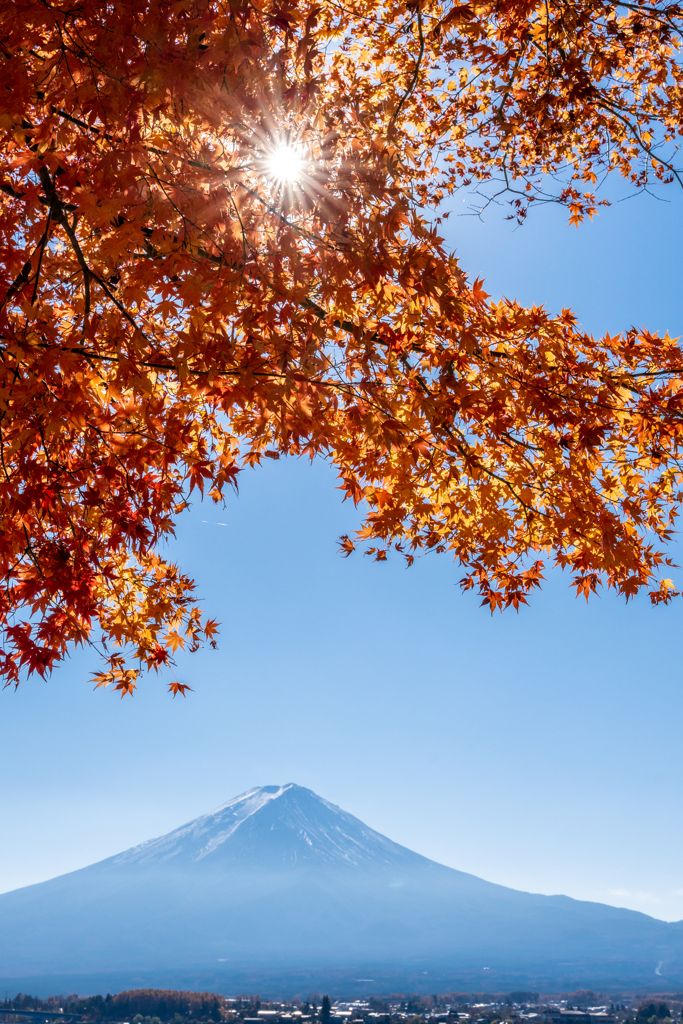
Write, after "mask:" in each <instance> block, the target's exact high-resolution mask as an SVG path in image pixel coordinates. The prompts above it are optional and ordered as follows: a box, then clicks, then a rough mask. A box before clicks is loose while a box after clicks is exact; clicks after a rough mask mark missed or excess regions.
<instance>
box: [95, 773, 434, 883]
mask: <svg viewBox="0 0 683 1024" xmlns="http://www.w3.org/2000/svg"><path fill="white" fill-rule="evenodd" d="M111 860H112V861H113V862H114V863H116V864H123V863H129V864H136V863H137V864H150V865H151V864H152V863H157V864H158V863H164V862H166V863H168V864H171V863H177V864H178V865H179V866H180V863H181V862H182V863H184V864H187V862H190V863H195V864H198V863H199V862H201V861H207V866H211V867H218V866H219V863H223V862H225V863H226V864H229V865H230V866H231V867H244V868H253V867H261V868H262V867H264V866H270V867H273V868H276V867H277V868H279V867H285V866H290V867H291V866H295V865H307V866H311V865H313V864H320V865H322V864H326V865H328V866H331V865H333V864H336V865H338V866H342V865H344V866H349V867H351V866H354V867H359V866H365V867H371V866H374V867H388V866H390V865H397V864H408V863H413V862H415V861H416V860H421V861H422V860H425V858H421V857H420V856H419V855H418V854H415V853H412V852H411V851H409V850H406V849H405V848H404V847H402V846H399V845H398V844H397V843H393V842H391V840H389V839H386V838H385V837H384V836H382V835H380V834H379V832H375V831H374V829H371V828H369V827H368V826H367V825H364V824H363V823H362V822H361V821H359V820H358V819H357V818H354V817H353V815H351V814H347V813H346V812H345V811H342V810H341V809H340V808H339V807H336V806H335V805H334V804H332V803H330V802H329V801H327V800H323V799H322V797H319V796H318V795H317V794H316V793H314V792H313V791H312V790H310V789H305V788H304V787H303V786H297V785H295V784H294V783H288V784H287V785H285V786H261V787H257V788H255V789H250V790H248V791H247V792H246V793H242V794H240V795H239V796H236V797H234V798H233V799H232V800H228V802H227V803H225V804H222V805H221V806H220V807H218V808H216V810H214V811H211V812H209V813H208V814H204V815H202V816H201V817H199V818H195V819H194V821H191V822H189V823H188V824H186V825H182V826H181V827H180V828H178V829H175V830H174V831H173V832H169V833H168V834H167V835H165V836H161V837H159V838H158V839H150V840H148V841H147V842H145V843H141V844H140V845H139V846H135V847H133V848H132V849H131V850H127V851H125V852H124V853H121V854H119V855H118V856H116V857H114V858H112V859H111Z"/></svg>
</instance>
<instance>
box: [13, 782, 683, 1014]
mask: <svg viewBox="0 0 683 1024" xmlns="http://www.w3.org/2000/svg"><path fill="white" fill-rule="evenodd" d="M366 975H371V977H365V976H366ZM0 982H4V983H5V986H6V987H8V986H10V985H12V984H13V983H15V982H16V983H17V984H21V986H22V987H23V989H24V991H34V990H36V988H42V989H47V990H48V991H56V990H57V989H58V987H59V986H60V985H62V986H69V987H71V988H72V989H73V988H76V989H78V990H80V991H84V990H89V991H94V990H98V989H100V988H103V987H109V988H112V989H113V988H115V987H117V986H118V987H132V986H136V987H139V985H140V984H145V985H148V986H150V985H156V986H162V985H163V986H165V987H169V986H174V987H179V986H180V987H187V986H188V985H196V986H202V987H207V986H211V987H214V988H218V990H219V991H224V992H226V991H231V990H232V991H240V990H241V991H244V990H246V989H247V987H248V986H251V988H250V990H251V991H256V990H259V991H261V992H262V994H264V995H265V994H267V992H268V991H271V992H272V993H275V994H277V993H280V994H287V992H288V991H289V993H290V994H292V991H290V990H293V992H298V991H300V990H303V993H304V994H307V990H306V986H308V991H313V989H315V988H317V989H321V988H322V989H326V990H330V991H334V989H335V986H336V988H337V989H338V990H340V991H341V989H343V990H344V991H345V992H351V991H360V990H362V989H363V987H364V988H365V990H370V991H373V990H374V991H378V990H385V991H391V990H393V991H396V990H404V991H405V990H407V991H421V990H428V991H429V992H432V991H437V990H440V991H447V990H453V989H456V988H460V989H462V988H463V987H465V989H469V990H472V991H486V990H488V991H493V990H498V991H501V990H505V989H506V987H518V988H519V987H522V986H529V985H531V986H533V987H535V988H539V987H541V988H543V987H545V989H546V991H548V990H569V989H571V988H576V987H578V986H586V985H589V986H591V987H598V988H602V989H605V988H610V987H612V988H619V987H622V988H623V987H624V986H640V987H641V988H648V987H649V988H654V987H656V988H659V989H660V990H661V988H662V985H677V986H681V985H682V984H683V922H676V923H674V924H670V923H666V922H664V921H659V920H656V919H655V918H652V917H648V916H647V915H645V914H641V913H637V912H635V911H631V910H622V909H618V908H616V907H611V906H606V905H603V904H599V903H588V902H582V901H580V900H574V899H570V898H569V897H566V896H541V895H535V894H532V893H526V892H519V891H517V890H515V889H509V888H506V887H504V886H501V885H495V884H493V883H491V882H486V881H484V880H483V879H481V878H477V877H476V876H474V875H470V874H466V873H464V872H462V871H456V870H454V869H453V868H448V867H445V866H443V865H441V864H437V863H436V862H434V861H431V860H428V859H427V858H426V857H422V856H420V855H419V854H417V853H414V852H412V851H411V850H408V849H406V848H405V847H403V846H399V845H398V844H397V843H394V842H392V841H391V840H390V839H387V838H385V837H384V836H382V835H380V834H379V833H378V832H375V831H374V830H373V829H371V828H369V827H368V826H367V825H364V824H363V823H362V822H361V821H359V820H358V819H357V818H354V817H353V816H352V815H351V814H347V813H346V812H345V811H342V810H341V809H340V808H338V807H336V806H335V805H334V804H331V803H329V802H328V801H327V800H324V799H322V798H321V797H319V796H317V795H316V794H315V793H313V792H312V791H311V790H309V789H304V788H302V787H301V786H296V785H293V784H290V785H286V786H263V787H261V788H257V789H252V790H250V791H249V792H247V793H244V794H242V795H241V796H238V797H236V798H235V799H233V800H230V801H228V803H226V804H224V805H223V806H222V807H219V808H218V809H217V810H215V811H212V812H211V813H210V814H205V815H203V816H202V817H200V818H196V819H195V820H194V821H191V822H190V823H189V824H187V825H184V826H182V827H181V828H178V829H176V830H175V831H173V832H170V833H169V834H168V835H165V836H162V837H161V838H158V839H151V840H149V841H148V842H145V843H142V844H141V845H140V846H136V847H134V848H133V849H131V850H127V851H126V852H124V853H121V854H118V855H117V856H114V857H110V858H108V859H107V860H104V861H101V862H100V863H98V864H93V865H91V866H90V867H87V868H83V869H81V870H79V871H73V872H71V873H69V874H66V875H62V876H60V877H58V878H54V879H52V880H50V881H48V882H41V883H40V884H38V885H31V886H28V887H26V888H22V889H16V890H14V891H13V892H9V893H5V894H3V895H0Z"/></svg>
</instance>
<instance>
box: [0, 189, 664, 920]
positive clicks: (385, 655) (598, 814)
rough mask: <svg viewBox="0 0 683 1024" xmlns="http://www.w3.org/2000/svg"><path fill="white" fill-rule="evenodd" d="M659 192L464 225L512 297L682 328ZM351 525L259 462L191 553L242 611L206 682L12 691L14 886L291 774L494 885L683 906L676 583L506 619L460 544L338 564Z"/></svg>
mask: <svg viewBox="0 0 683 1024" xmlns="http://www.w3.org/2000/svg"><path fill="white" fill-rule="evenodd" d="M663 194H664V195H665V196H666V197H667V199H669V200H670V202H667V203H664V202H661V201H658V200H657V199H654V198H648V197H645V198H641V199H638V200H634V201H629V202H624V203H619V204H616V205H614V206H613V207H612V208H611V209H609V210H607V211H606V212H604V213H603V214H602V215H601V216H600V217H599V218H598V219H597V220H596V221H594V222H593V223H592V224H588V225H584V226H582V227H581V228H580V229H579V230H578V231H577V230H576V229H574V228H569V227H567V226H566V223H565V217H564V215H563V214H562V213H561V211H558V210H555V209H552V208H546V209H543V210H539V211H538V212H537V213H536V214H535V216H534V217H533V218H532V219H531V220H530V222H528V223H527V224H526V225H525V226H524V228H522V229H521V230H514V228H513V227H512V226H511V225H510V224H509V223H506V222H505V221H504V220H503V219H502V216H501V215H500V214H499V213H497V212H495V211H493V212H491V214H490V215H489V216H487V219H486V221H485V222H484V223H481V222H479V221H477V220H474V219H471V218H463V217H456V216H453V217H452V219H451V220H450V222H449V227H448V232H449V241H450V242H451V243H452V245H453V248H454V249H455V250H456V251H457V252H458V254H459V255H460V258H461V261H462V263H463V265H464V266H465V268H466V269H468V270H471V271H472V273H473V274H474V275H475V276H476V275H477V274H478V275H481V276H484V277H486V279H487V290H488V291H490V292H492V293H493V294H494V295H495V296H498V295H501V294H507V295H509V296H511V297H513V296H516V297H517V298H519V299H520V300H521V301H524V302H532V301H536V302H539V303H545V304H546V305H548V306H549V307H550V308H551V309H552V310H558V309H559V308H560V307H561V306H563V305H569V306H572V307H573V308H574V309H575V311H576V312H577V314H578V315H579V317H580V319H581V321H582V322H583V324H584V325H585V326H586V327H587V328H588V329H590V330H592V331H594V332H602V331H604V330H607V329H609V330H610V331H612V332H617V331H619V330H621V329H623V328H627V327H628V326H629V325H631V324H633V323H635V324H647V325H648V326H649V327H651V328H656V329H661V330H664V329H669V330H670V332H671V333H672V334H679V333H680V334H683V308H682V300H681V282H680V276H681V259H680V252H679V248H680V244H681V241H680V240H681V238H682V237H683V231H682V229H683V195H679V194H677V193H676V192H674V190H673V187H671V188H670V189H669V190H667V191H665V192H664V193H663ZM458 205H459V206H460V207H461V209H463V210H464V209H465V208H466V206H465V204H461V201H460V200H458ZM459 212H460V209H457V208H456V209H455V213H459ZM357 522H358V518H357V514H356V512H355V511H354V509H353V508H352V507H349V505H348V504H346V505H343V504H342V503H341V500H340V494H339V492H338V491H337V490H335V478H334V473H333V472H332V470H331V469H330V468H329V466H327V465H326V464H324V463H320V464H316V465H314V466H313V467H311V466H310V465H309V464H306V463H303V462H294V461H287V462H279V463H276V464H273V463H269V464H268V465H267V466H264V467H262V468H261V469H258V470H256V471H248V472H245V473H244V474H243V476H242V479H241V489H240V495H239V497H237V498H232V497H231V498H229V499H228V503H227V507H226V508H225V509H216V508H215V507H213V506H211V507H209V506H199V507H197V508H194V509H193V510H192V511H191V512H190V513H188V514H186V516H185V517H184V518H183V520H182V521H181V523H180V527H179V531H178V540H177V542H176V543H175V544H174V551H175V554H176V556H177V558H178V560H179V561H180V562H181V564H182V565H183V567H184V568H185V569H186V570H188V571H190V572H192V573H193V574H194V575H195V577H196V579H197V583H198V590H199V592H200V594H201V595H203V597H204V598H205V599H206V606H207V608H208V609H209V610H210V612H211V614H212V615H215V617H216V618H218V619H219V620H220V621H221V622H222V623H223V626H222V635H221V638H220V649H219V651H218V652H208V653H206V654H202V655H199V656H194V657H192V658H186V659H185V660H184V661H183V663H182V671H181V678H182V680H183V681H185V682H187V683H189V684H190V685H191V686H193V687H194V691H195V692H194V693H192V694H190V695H189V697H188V698H187V699H186V700H184V701H183V700H182V699H176V700H175V701H174V700H172V699H171V698H170V697H168V696H167V695H166V693H165V688H164V686H163V684H162V683H161V682H160V681H157V680H155V679H153V678H150V679H148V680H147V681H145V682H143V685H142V687H141V690H140V692H139V695H137V696H136V697H135V698H134V699H132V700H130V699H126V700H123V701H121V700H119V699H118V698H117V697H115V696H113V695H111V694H105V693H102V692H101V691H98V692H97V693H93V692H92V686H91V684H90V683H89V681H88V680H89V674H90V672H91V671H92V670H94V669H96V668H97V665H96V662H95V660H94V658H93V657H92V656H91V655H90V654H79V655H77V656H75V657H74V658H73V659H72V660H71V661H70V662H69V663H67V664H66V665H65V666H64V667H62V668H61V669H59V670H58V671H57V672H56V673H55V675H54V676H53V678H52V679H51V680H50V681H49V682H41V681H38V680H33V681H30V682H28V683H25V684H23V685H22V686H21V687H20V688H19V690H18V691H17V692H16V693H15V692H13V691H11V690H5V691H4V692H0V716H1V718H0V736H2V740H0V773H1V777H2V779H3V786H2V789H1V791H0V821H2V823H3V824H2V829H1V831H2V842H0V891H4V890H8V889H12V888H15V887H17V886H20V885H27V884H30V883H32V882H35V881H40V880H42V879H46V878H49V877H52V876H54V875H56V874H59V873H61V872H64V871H68V870H71V869H74V868H77V867H81V866H84V865H86V864H88V863H91V862H93V861H95V860H98V859H101V858H103V857H105V856H108V855H110V854H113V853H116V852H118V851H120V850H123V849H125V848H127V847H128V846H131V845H133V844H134V843H138V842H141V841H142V840H144V839H148V838H151V837H152V836H156V835H159V834H161V833H163V832H165V831H168V830H170V829H171V828H173V827H175V826H177V825H179V824H181V823H183V822H185V821H187V820H189V819H191V818H193V817H195V816H196V815H198V814H201V813H203V812H205V811H208V810H210V809H211V808H213V807H214V806H216V805H218V804H220V803H222V802H224V801H225V800H227V799H229V798H230V797H232V796H234V795H236V794H237V793H239V792H241V791H243V790H245V789H248V788H250V787H252V786H254V785H266V784H271V783H277V784H281V783H286V782H296V783H299V784H301V785H304V786H309V787H310V788H312V789H314V790H315V791H316V792H318V793H319V794H321V795H322V796H324V797H326V798H327V799H329V800H332V801H333V802H335V803H338V804H340V805H341V806H342V807H343V808H344V809H346V810H348V811H350V812H352V813H354V814H356V815H358V817H360V818H362V819H363V820H364V821H365V822H367V823H368V824H369V825H371V826H373V827H374V828H376V829H378V830H379V831H380V832H383V833H385V834H386V835H388V836H389V837H390V838H392V839H394V840H396V841H398V842H401V843H404V844H405V845H406V846H409V847H411V848H412V849H414V850H417V851H419V852H420V853H423V854H425V855H427V856H429V857H433V858H434V859H436V860H439V861H441V862H443V863H445V864H449V865H451V866H453V867H457V868H460V869H463V870H465V871H470V872H473V873H474V874H477V875H480V876H482V877H484V878H487V879H490V880H491V881H495V882H500V883H502V884H504V885H509V886H514V887H516V888H520V889H526V890H530V891H533V892H542V893H565V894H567V895H570V896H574V897H577V898H581V899H591V900H599V901H602V902H606V903H613V904H615V905H618V906H626V907H633V908H635V909H638V910H643V911H645V912H647V913H650V914H653V915H654V916H656V917H662V918H666V919H669V920H679V919H682V918H683V865H682V863H681V856H680V849H681V845H682V843H683V815H682V814H681V781H682V777H683V721H682V715H681V711H682V710H683V691H682V685H681V684H682V678H681V676H682V672H681V629H680V623H681V613H682V611H683V604H681V600H680V599H679V601H678V603H677V604H674V605H673V606H672V607H669V608H659V609H651V608H650V607H649V602H648V601H647V599H642V600H637V601H636V602H635V603H634V604H631V605H628V606H626V605H625V604H624V603H623V601H620V600H618V599H616V598H615V597H613V596H610V595H604V596H603V597H602V598H600V599H598V600H594V601H593V602H592V603H591V605H590V606H588V607H587V606H586V605H585V603H584V602H583V601H581V602H579V601H577V600H575V599H574V597H573V596H572V594H571V592H570V591H569V590H568V589H567V584H568V580H567V579H565V578H563V577H562V576H561V575H559V574H558V573H552V572H551V573H550V575H549V580H548V584H547V586H546V589H545V590H544V592H543V593H542V594H539V595H537V596H536V597H535V598H534V599H533V604H532V606H531V608H529V609H524V610H523V611H522V612H521V613H520V614H519V615H515V614H514V613H512V612H507V613H506V614H504V615H502V616H500V615H498V616H496V617H494V618H491V616H490V615H489V614H488V612H487V611H485V610H484V609H481V608H479V607H478V602H477V599H476V598H474V597H472V596H471V595H465V596H463V595H461V593H460V591H459V588H458V586H457V583H458V580H459V578H460V576H461V572H460V571H459V570H458V567H457V566H455V565H454V564H453V563H452V561H451V560H450V558H449V557H448V556H440V557H439V556H429V557H427V558H425V559H422V560H421V561H419V562H418V564H417V565H416V566H414V567H413V568H412V569H410V570H406V569H405V568H404V567H403V564H402V563H401V562H400V561H399V560H398V559H396V560H395V561H393V562H389V563H388V564H384V565H377V564H375V563H371V562H369V561H368V560H364V559H363V558H361V557H360V556H354V557H352V558H350V559H348V560H344V559H342V558H341V557H339V556H338V555H337V553H336V539H337V537H338V536H339V534H341V533H344V532H350V531H351V530H352V529H353V528H354V526H355V525H356V524H357ZM680 560H681V561H683V558H681V559H680ZM677 575H678V578H679V581H680V582H683V570H681V571H680V572H679V573H678V574H677Z"/></svg>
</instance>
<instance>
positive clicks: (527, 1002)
mask: <svg viewBox="0 0 683 1024" xmlns="http://www.w3.org/2000/svg"><path fill="white" fill-rule="evenodd" d="M682 1018H683V992H676V993H673V994H670V993H663V994H658V995H642V994H641V995H637V994H621V995H615V994H611V995H610V996H605V995H604V994H601V993H596V992H592V991H586V990H582V991H578V992H573V993H563V994H561V995H556V996H553V995H540V994H539V993H538V992H510V993H508V994H500V993H497V994H495V995H491V994H476V993H462V992H451V993H448V994H446V995H434V996H419V995H409V994H402V993H397V994H393V995H391V996H385V997H374V996H373V997H369V998H366V999H355V1000H351V1001H344V1000H341V999H334V1000H331V999H330V998H329V997H328V996H327V995H322V996H321V995H319V994H318V993H314V994H312V995H310V996H309V997H308V998H307V999H302V998H299V997H295V998H294V999H291V1000H283V1001H273V1000H267V999H261V998H260V997H259V996H253V995H252V996H239V997H235V998H228V997H226V996H222V995H218V994H216V993H208V992H176V991H166V990H159V989H139V990H135V991H130V992H119V993H117V994H116V995H113V996H112V995H107V996H101V995H98V996H89V997H87V998H81V997H78V996H75V995H71V996H51V997H49V998H48V999H44V1000H42V999H39V998H37V997H35V996H29V995H22V994H19V995H17V996H16V997H15V998H14V999H9V998H6V999H5V1000H4V1001H3V1002H0V1022H2V1024H27V1021H33V1022H34V1024H38V1022H40V1021H44V1022H54V1021H55V1020H57V1019H59V1020H61V1021H63V1022H64V1024H67V1022H68V1021H70V1022H72V1024H80V1022H83V1024H88V1022H93V1024H96V1022H103V1024H104V1022H106V1024H188V1022H192V1021H196V1022H198V1024H199V1022H203V1021H205V1022H207V1024H212V1022H213V1024H221V1022H226V1024H229V1022H234V1024H269V1022H272V1024H515V1022H519V1024H522V1022H523V1021H529V1022H532V1024H674V1022H676V1024H679V1022H681V1024H683V1021H682Z"/></svg>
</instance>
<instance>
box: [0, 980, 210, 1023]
mask: <svg viewBox="0 0 683 1024" xmlns="http://www.w3.org/2000/svg"><path fill="white" fill-rule="evenodd" d="M0 1005H2V1009H3V1010H4V1011H5V1013H7V1012H8V1011H11V1010H48V1011H54V1010H55V1009H57V1008H59V1007H61V1008H63V1010H64V1011H65V1013H69V1012H71V1013H80V1014H83V1016H84V1017H85V1018H86V1019H87V1020H88V1021H108V1020H111V1021H114V1020H127V1021H134V1019H135V1017H139V1018H140V1020H138V1021H135V1024H141V1022H142V1021H144V1022H145V1024H151V1022H152V1021H153V1020H154V1018H157V1019H158V1020H159V1022H160V1024H161V1022H162V1021H173V1020H175V1019H176V1018H178V1019H179V1020H183V1021H184V1020H188V1019H192V1020H196V1021H216V1022H217V1021H220V1020H222V1019H223V1013H222V1010H223V1006H224V999H223V997H222V996H219V995H216V994H215V993H213V992H176V991H173V990H167V989H156V988H142V989H133V990H132V991H130V992H118V993H117V994H116V995H114V996H112V995H107V996H88V997H87V998H86V999H79V998H78V996H76V995H69V996H50V997H49V998H48V999H38V998H37V997H36V996H27V995H23V994H22V993H19V995H17V996H16V997H15V998H14V999H5V1000H4V1002H3V1003H2V1004H0ZM148 1019H149V1020H148Z"/></svg>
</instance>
